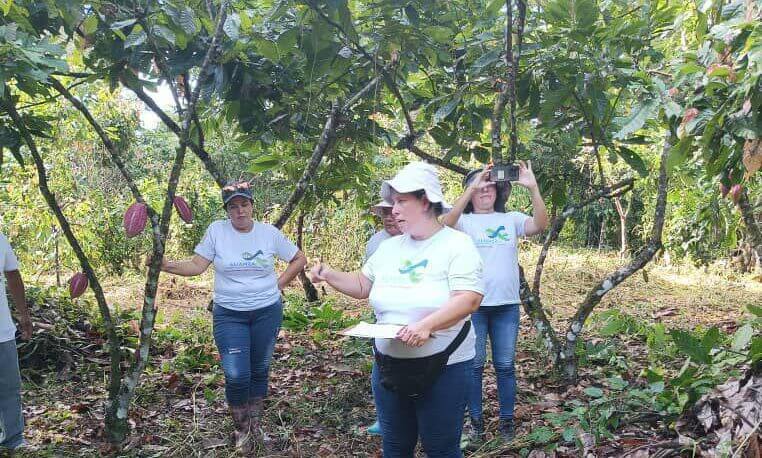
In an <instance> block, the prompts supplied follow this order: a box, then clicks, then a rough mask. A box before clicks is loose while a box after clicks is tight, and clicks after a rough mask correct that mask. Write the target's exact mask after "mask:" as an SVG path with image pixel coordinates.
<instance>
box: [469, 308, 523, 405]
mask: <svg viewBox="0 0 762 458" xmlns="http://www.w3.org/2000/svg"><path fill="white" fill-rule="evenodd" d="M471 322H472V323H473V324H474V332H475V333H476V357H475V358H474V365H473V374H472V378H471V386H470V388H469V394H468V410H469V413H470V414H471V417H473V418H478V419H481V418H482V375H483V374H484V363H485V362H486V360H487V336H488V335H489V341H490V346H491V347H492V364H493V365H494V366H495V375H496V376H497V393H498V400H499V402H500V419H501V420H512V419H513V407H514V404H515V403H516V371H515V369H514V364H513V359H514V356H515V354H516V338H517V337H518V335H519V305H518V304H505V305H495V306H487V307H479V310H478V311H477V312H476V313H474V314H472V315H471Z"/></svg>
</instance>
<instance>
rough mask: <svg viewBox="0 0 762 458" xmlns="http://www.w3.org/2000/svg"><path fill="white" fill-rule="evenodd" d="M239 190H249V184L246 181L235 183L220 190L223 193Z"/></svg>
mask: <svg viewBox="0 0 762 458" xmlns="http://www.w3.org/2000/svg"><path fill="white" fill-rule="evenodd" d="M240 189H249V182H248V181H242V182H240V183H236V184H229V185H227V186H225V187H224V188H222V190H223V191H225V192H233V191H238V190H240Z"/></svg>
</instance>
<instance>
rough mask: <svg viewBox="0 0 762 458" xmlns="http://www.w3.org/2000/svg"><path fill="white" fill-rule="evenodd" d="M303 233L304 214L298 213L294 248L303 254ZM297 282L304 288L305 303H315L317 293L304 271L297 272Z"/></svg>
mask: <svg viewBox="0 0 762 458" xmlns="http://www.w3.org/2000/svg"><path fill="white" fill-rule="evenodd" d="M303 233H304V212H301V213H299V218H298V219H297V220H296V246H297V247H299V249H300V250H302V252H304V249H302V234H303ZM299 280H300V281H301V282H302V287H303V288H304V295H305V296H306V298H307V302H317V301H318V299H320V298H319V297H318V292H317V289H316V288H315V285H313V284H312V282H311V281H310V279H309V278H307V274H305V273H304V270H301V271H300V272H299Z"/></svg>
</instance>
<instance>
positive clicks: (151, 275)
mask: <svg viewBox="0 0 762 458" xmlns="http://www.w3.org/2000/svg"><path fill="white" fill-rule="evenodd" d="M227 9H228V1H224V2H223V3H222V5H220V9H219V13H218V14H217V24H216V26H215V30H214V35H213V36H212V40H211V43H210V44H209V48H208V49H207V50H206V54H205V55H204V60H203V63H202V64H201V68H200V71H199V76H198V83H197V84H196V87H195V88H194V90H193V93H192V95H191V98H190V101H189V103H188V106H187V107H186V111H185V117H184V119H183V123H182V130H181V132H180V135H179V136H178V137H179V145H178V147H177V152H176V154H175V160H174V163H173V164H172V169H171V172H170V175H169V183H168V185H167V194H166V199H165V201H164V207H163V209H162V212H161V218H160V224H159V226H158V227H154V228H153V235H154V236H153V257H152V261H151V264H150V265H149V267H148V274H147V276H146V283H145V289H144V296H143V309H142V314H141V321H140V337H139V341H138V348H137V349H136V351H135V356H134V357H133V360H132V363H131V365H130V367H129V369H128V370H127V372H126V373H125V376H124V380H123V382H122V384H121V386H120V388H119V394H118V396H117V397H116V399H115V400H113V401H112V402H111V403H110V404H109V406H108V408H107V411H106V430H107V434H108V435H109V439H110V440H111V441H112V442H115V443H121V442H123V441H124V439H125V438H126V437H127V433H128V432H129V425H128V422H127V415H128V413H129V407H130V403H131V401H132V398H133V396H134V394H135V388H136V387H137V385H138V382H139V380H140V376H141V374H142V373H143V371H144V370H145V367H146V365H147V364H148V357H149V354H150V347H151V337H152V335H153V329H154V325H155V319H156V293H157V291H158V284H159V275H160V273H161V269H160V265H161V261H162V258H163V257H164V250H165V243H166V238H167V234H168V232H169V222H170V219H171V217H172V207H173V200H174V197H175V191H176V190H177V185H178V182H179V180H180V174H181V172H182V169H183V161H184V159H185V153H186V150H187V148H188V145H189V143H190V140H189V135H190V127H191V123H192V120H193V116H194V115H195V110H196V104H197V102H198V99H199V96H200V94H201V84H202V83H203V81H204V78H205V77H206V73H207V71H208V69H209V66H210V65H211V64H212V62H213V60H214V59H216V57H217V55H218V49H217V48H218V45H219V42H220V40H221V39H222V32H223V28H222V26H223V24H224V22H225V18H226V17H227Z"/></svg>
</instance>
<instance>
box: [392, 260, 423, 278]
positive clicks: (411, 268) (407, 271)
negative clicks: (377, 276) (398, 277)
mask: <svg viewBox="0 0 762 458" xmlns="http://www.w3.org/2000/svg"><path fill="white" fill-rule="evenodd" d="M428 264H429V260H428V259H424V260H423V261H421V262H419V263H416V264H413V262H412V261H410V260H408V259H406V260H404V261H402V267H400V269H399V272H400V273H401V274H402V275H407V276H408V279H409V280H410V281H411V282H413V283H418V282H419V281H421V279H422V278H423V274H422V273H420V272H417V270H418V269H425V268H426V266H427V265H428Z"/></svg>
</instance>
